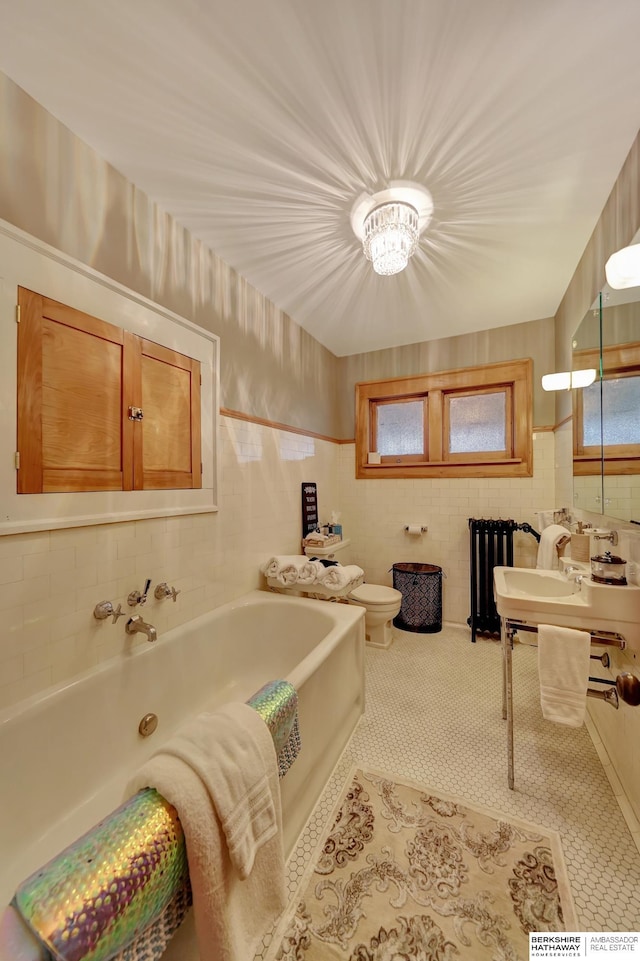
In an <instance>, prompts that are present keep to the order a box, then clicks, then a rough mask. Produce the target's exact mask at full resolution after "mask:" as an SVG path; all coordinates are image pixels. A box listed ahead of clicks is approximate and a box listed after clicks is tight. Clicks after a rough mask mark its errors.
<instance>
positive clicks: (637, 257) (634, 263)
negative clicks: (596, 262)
mask: <svg viewBox="0 0 640 961" xmlns="http://www.w3.org/2000/svg"><path fill="white" fill-rule="evenodd" d="M604 273H605V276H606V278H607V283H608V284H609V286H610V287H613V289H614V290H623V289H624V288H625V287H640V244H632V245H631V246H630V247H623V248H622V249H621V250H616V252H615V253H614V254H611V256H610V257H609V259H608V261H607V262H606V264H605V265H604Z"/></svg>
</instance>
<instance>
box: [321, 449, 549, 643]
mask: <svg viewBox="0 0 640 961" xmlns="http://www.w3.org/2000/svg"><path fill="white" fill-rule="evenodd" d="M533 451H534V476H533V477H531V478H483V479H467V478H445V479H440V480H425V479H418V480H380V481H375V480H371V481H356V480H355V479H354V457H355V452H354V445H353V444H345V445H343V446H341V448H340V494H341V497H340V507H341V510H342V514H343V527H344V536H345V537H350V538H351V541H352V547H353V549H354V554H355V557H354V560H355V562H356V563H359V564H360V565H361V566H362V567H364V568H365V570H366V572H367V577H368V579H369V580H370V581H371V582H372V583H377V584H391V583H392V574H391V573H390V570H389V569H390V568H391V566H392V565H393V564H394V563H399V562H404V561H410V562H420V563H427V564H435V565H437V566H438V567H442V569H443V571H444V574H445V575H446V577H445V579H444V581H443V618H444V620H445V621H448V622H451V623H457V624H464V623H466V620H467V617H468V616H469V526H468V518H469V517H490V518H499V517H503V518H513V519H514V520H516V521H518V523H523V522H526V523H529V524H531V525H532V526H533V527H537V526H538V522H537V518H536V516H535V513H534V511H536V510H542V509H544V508H545V507H549V506H554V483H555V481H554V474H555V470H554V435H553V433H552V432H550V431H549V432H546V431H544V432H539V433H535V434H534V441H533ZM413 524H416V525H420V526H423V525H424V526H425V527H428V532H427V533H426V534H424V535H422V536H421V537H414V536H410V535H409V534H406V533H405V532H404V530H403V528H404V527H405V526H406V525H413ZM514 544H515V548H516V563H517V564H519V565H522V566H525V567H526V566H535V558H536V551H537V543H536V541H535V539H534V538H533V537H532V536H531V535H530V534H525V533H521V532H518V533H517V534H516V537H515V542H514Z"/></svg>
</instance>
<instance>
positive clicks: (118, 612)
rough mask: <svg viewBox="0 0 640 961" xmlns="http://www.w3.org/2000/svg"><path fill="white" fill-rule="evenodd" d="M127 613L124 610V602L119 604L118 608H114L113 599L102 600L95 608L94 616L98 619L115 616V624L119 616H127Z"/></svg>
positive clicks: (102, 619) (113, 622)
mask: <svg viewBox="0 0 640 961" xmlns="http://www.w3.org/2000/svg"><path fill="white" fill-rule="evenodd" d="M126 613H127V612H126V611H123V610H122V604H118V606H117V608H114V606H113V604H112V603H111V601H100V603H99V604H96V606H95V607H94V609H93V616H94V617H95V618H96V619H97V620H99V621H105V620H106V619H107V618H108V617H111V618H113V620H112V621H111V623H112V624H115V623H116V621H117V620H118V618H119V617H125V615H126Z"/></svg>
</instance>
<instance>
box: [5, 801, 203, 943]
mask: <svg viewBox="0 0 640 961" xmlns="http://www.w3.org/2000/svg"><path fill="white" fill-rule="evenodd" d="M188 879H189V871H188V867H187V856H186V848H185V843H184V834H183V832H182V827H181V825H180V821H179V820H178V815H177V813H176V810H175V808H173V807H172V806H171V805H170V804H169V803H168V802H167V801H165V800H164V798H162V797H161V796H160V795H159V794H158V793H157V791H154V790H153V789H152V788H146V789H145V790H143V791H139V792H138V794H136V795H135V796H134V797H132V798H130V799H129V800H128V801H125V803H124V804H122V805H121V806H120V807H119V808H117V810H115V811H113V813H112V814H110V815H109V816H108V817H106V818H104V820H102V821H100V822H99V823H98V824H96V825H95V827H93V828H91V830H90V831H88V832H87V833H86V834H84V835H83V836H82V837H81V838H79V839H78V840H77V841H75V842H74V843H73V844H72V845H70V846H69V847H68V848H65V850H64V851H62V852H61V853H60V854H59V855H57V857H55V858H53V859H52V860H51V861H49V863H48V864H46V865H45V866H44V867H43V868H41V869H40V870H39V871H36V873H35V874H32V875H31V877H29V878H27V880H26V881H24V882H23V883H22V884H21V885H20V887H19V888H18V890H17V891H16V894H15V897H14V904H15V906H16V908H17V909H18V911H19V912H20V914H21V915H22V917H23V918H24V920H25V921H26V922H27V924H28V925H29V927H30V928H31V930H32V931H33V932H34V933H35V934H36V935H37V936H38V938H39V939H40V940H41V941H42V942H43V944H44V945H45V946H46V947H47V949H48V950H49V951H50V952H51V953H52V954H53V956H54V957H55V958H62V959H64V961H81V959H82V961H107V959H109V958H112V957H113V956H114V955H115V954H117V952H118V951H120V950H122V948H123V947H124V946H126V945H127V944H129V943H130V942H131V941H133V940H134V939H135V938H137V937H138V936H139V935H140V934H142V932H143V931H145V929H147V928H148V927H149V925H151V924H152V923H153V922H154V921H156V920H157V919H158V917H159V916H160V915H161V914H162V912H163V911H164V910H165V908H166V907H167V905H168V904H169V903H170V902H171V901H172V900H173V899H175V897H176V895H177V893H178V892H183V891H184V889H185V887H186V886H188Z"/></svg>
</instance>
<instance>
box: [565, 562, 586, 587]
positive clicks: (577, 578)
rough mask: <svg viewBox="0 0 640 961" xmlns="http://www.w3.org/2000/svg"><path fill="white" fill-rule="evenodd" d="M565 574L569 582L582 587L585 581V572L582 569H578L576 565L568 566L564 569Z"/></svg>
mask: <svg viewBox="0 0 640 961" xmlns="http://www.w3.org/2000/svg"><path fill="white" fill-rule="evenodd" d="M564 574H565V576H566V578H567V580H568V581H573V582H574V583H575V584H576V585H577V586H578V587H581V585H582V581H583V580H584V571H583V570H582V568H580V567H576V566H575V564H567V566H566V567H565V569H564Z"/></svg>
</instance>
